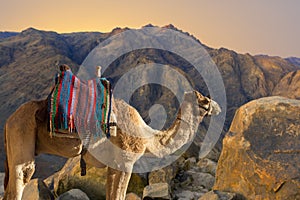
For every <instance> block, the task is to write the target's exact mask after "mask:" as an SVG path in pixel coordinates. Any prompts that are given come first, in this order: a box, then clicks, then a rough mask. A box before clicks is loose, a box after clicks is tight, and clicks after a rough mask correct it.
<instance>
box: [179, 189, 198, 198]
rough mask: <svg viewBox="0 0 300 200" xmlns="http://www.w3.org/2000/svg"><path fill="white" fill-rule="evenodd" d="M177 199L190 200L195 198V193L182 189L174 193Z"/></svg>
mask: <svg viewBox="0 0 300 200" xmlns="http://www.w3.org/2000/svg"><path fill="white" fill-rule="evenodd" d="M176 197H177V198H178V200H192V199H195V194H194V192H192V191H189V190H182V191H180V192H178V193H177V194H176Z"/></svg>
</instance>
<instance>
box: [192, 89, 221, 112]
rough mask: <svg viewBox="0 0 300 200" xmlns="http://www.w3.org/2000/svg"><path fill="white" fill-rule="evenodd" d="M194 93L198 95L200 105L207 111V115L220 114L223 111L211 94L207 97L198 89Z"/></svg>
mask: <svg viewBox="0 0 300 200" xmlns="http://www.w3.org/2000/svg"><path fill="white" fill-rule="evenodd" d="M194 93H195V95H196V97H197V101H198V105H199V107H200V108H202V109H204V110H205V111H207V114H206V115H218V114H219V113H220V112H221V108H220V106H219V104H218V103H217V102H215V101H214V100H212V99H211V98H210V96H207V97H205V96H203V95H202V94H201V93H200V92H198V91H194Z"/></svg>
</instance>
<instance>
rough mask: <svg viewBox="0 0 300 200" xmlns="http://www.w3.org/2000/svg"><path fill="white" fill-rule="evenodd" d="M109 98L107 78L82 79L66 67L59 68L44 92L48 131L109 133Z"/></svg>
mask: <svg viewBox="0 0 300 200" xmlns="http://www.w3.org/2000/svg"><path fill="white" fill-rule="evenodd" d="M111 98H112V91H111V85H110V82H109V81H108V80H107V79H105V78H96V79H92V80H88V81H86V82H85V81H83V80H80V79H79V78H78V77H76V76H75V75H74V74H73V73H72V72H71V70H70V69H65V70H61V72H60V73H59V74H58V75H57V77H56V80H55V86H54V88H53V89H52V91H51V93H50V95H49V96H48V119H49V120H48V130H49V132H50V134H52V135H55V134H56V133H57V134H69V133H79V134H81V133H82V134H91V133H93V134H95V135H94V136H95V137H103V136H104V135H106V136H107V137H109V118H110V113H111ZM89 137H90V136H89Z"/></svg>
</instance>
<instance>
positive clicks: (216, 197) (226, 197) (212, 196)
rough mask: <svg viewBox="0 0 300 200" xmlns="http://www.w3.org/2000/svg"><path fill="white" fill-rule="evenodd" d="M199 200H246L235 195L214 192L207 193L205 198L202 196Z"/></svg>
mask: <svg viewBox="0 0 300 200" xmlns="http://www.w3.org/2000/svg"><path fill="white" fill-rule="evenodd" d="M199 200H246V199H245V198H244V197H242V196H241V195H238V194H235V193H230V192H221V191H216V190H212V191H209V192H207V193H205V194H204V195H203V196H201V197H200V198H199Z"/></svg>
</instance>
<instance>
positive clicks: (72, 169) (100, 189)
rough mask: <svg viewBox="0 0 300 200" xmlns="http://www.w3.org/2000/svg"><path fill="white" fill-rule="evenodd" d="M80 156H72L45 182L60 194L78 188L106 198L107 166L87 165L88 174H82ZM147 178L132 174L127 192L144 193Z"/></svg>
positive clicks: (97, 197) (97, 196) (92, 197)
mask: <svg viewBox="0 0 300 200" xmlns="http://www.w3.org/2000/svg"><path fill="white" fill-rule="evenodd" d="M79 160H80V157H75V158H70V159H69V160H68V161H67V163H66V164H65V166H64V167H63V168H62V169H61V170H60V171H59V172H57V173H55V174H54V175H52V176H50V177H48V178H47V179H45V183H46V184H47V185H48V187H49V188H51V189H53V191H54V193H55V194H56V195H57V196H59V195H61V194H63V193H65V192H67V191H69V190H71V189H74V188H78V189H80V190H82V191H83V192H85V193H86V194H87V195H88V197H89V198H90V199H99V198H100V199H105V185H106V172H107V169H106V168H96V167H91V166H89V165H87V173H86V176H81V175H80V172H81V169H80V165H79ZM146 185H147V182H146V180H145V179H144V178H143V177H141V176H139V175H138V174H132V176H131V179H130V181H129V185H128V189H127V192H135V193H136V194H138V195H141V196H142V195H143V189H144V187H145V186H146Z"/></svg>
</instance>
